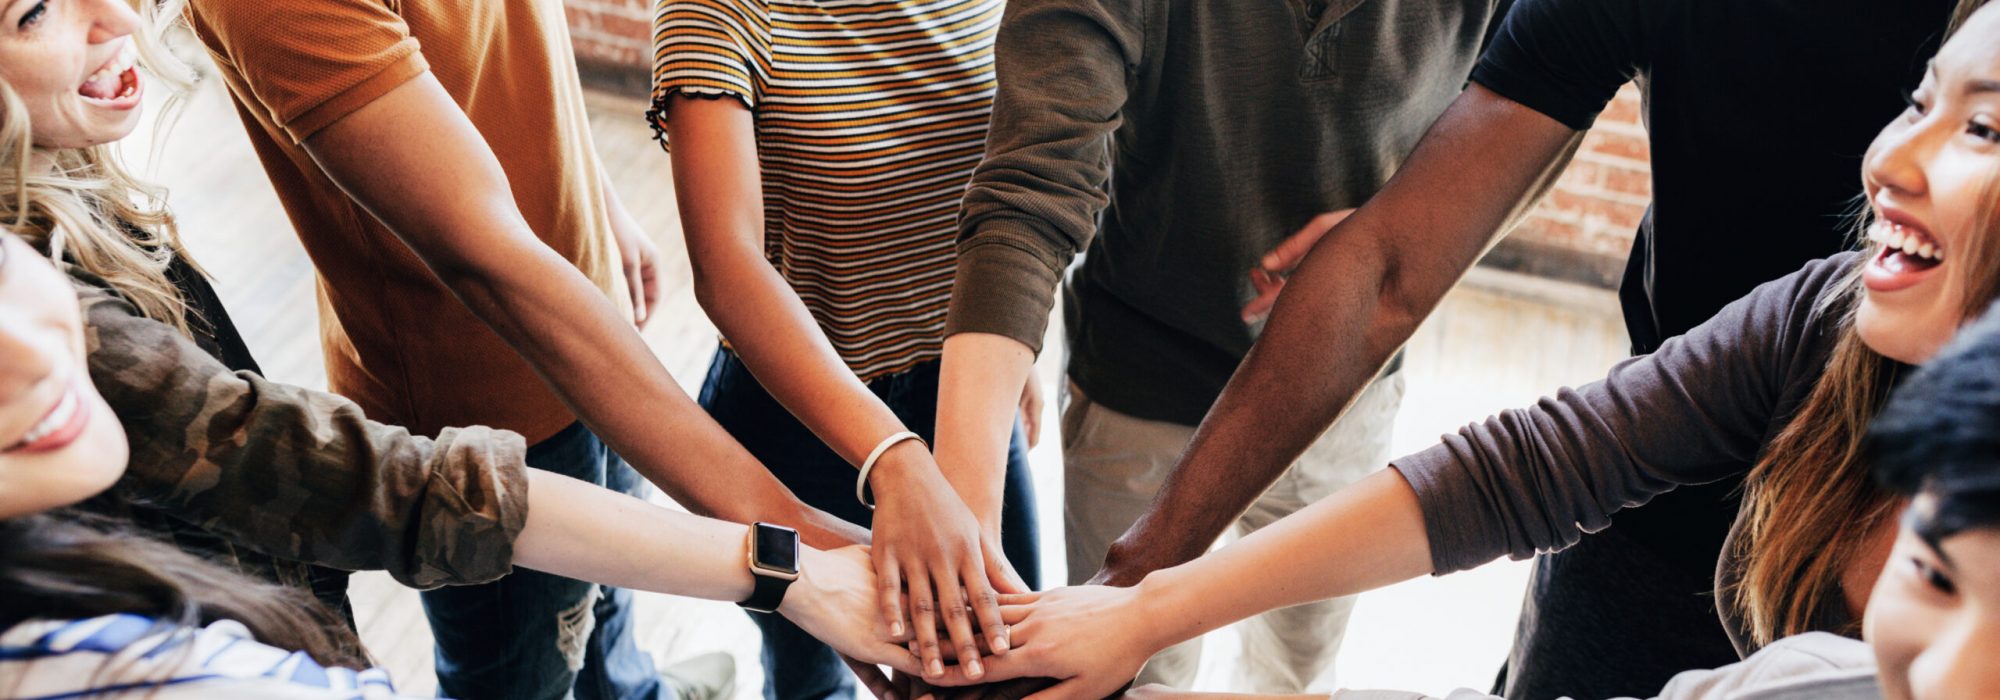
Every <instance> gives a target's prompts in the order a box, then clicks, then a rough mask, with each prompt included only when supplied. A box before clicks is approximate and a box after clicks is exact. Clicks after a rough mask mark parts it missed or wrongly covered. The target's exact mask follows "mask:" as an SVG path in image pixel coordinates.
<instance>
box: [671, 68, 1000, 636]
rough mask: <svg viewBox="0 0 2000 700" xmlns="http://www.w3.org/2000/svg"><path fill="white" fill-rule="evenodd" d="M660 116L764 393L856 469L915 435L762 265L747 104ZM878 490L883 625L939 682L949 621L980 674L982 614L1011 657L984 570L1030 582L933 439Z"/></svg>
mask: <svg viewBox="0 0 2000 700" xmlns="http://www.w3.org/2000/svg"><path fill="white" fill-rule="evenodd" d="M663 110H664V119H663V122H664V127H665V129H666V132H667V140H668V143H671V144H673V151H672V153H673V164H674V168H673V173H674V191H675V196H676V198H677V199H678V201H679V204H680V210H681V221H682V228H683V230H684V231H685V232H686V235H687V244H688V256H689V258H690V259H691V260H692V261H693V268H694V290H695V298H696V299H697V300H699V301H700V303H701V306H702V308H703V309H704V310H706V311H707V312H708V315H709V318H710V319H713V320H714V321H715V325H716V327H717V328H718V329H720V330H721V331H722V334H723V336H725V337H727V338H729V341H730V347H731V349H733V350H734V351H735V352H736V354H737V355H738V356H740V357H741V358H742V359H743V363H744V365H746V366H747V367H749V368H750V371H751V372H752V373H753V374H755V375H756V377H757V381H758V383H760V384H762V385H763V386H764V388H765V389H766V390H768V391H770V392H771V396H772V397H773V398H776V399H777V400H778V402H779V403H781V404H783V405H784V406H785V408H786V409H787V410H789V411H791V412H792V414H793V415H795V416H798V418H799V420H800V421H801V422H803V423H804V424H805V425H806V427H808V428H810V429H812V431H813V434H814V435H816V436H818V437H819V438H820V440H821V441H823V442H825V443H826V444H827V446H828V447H831V448H832V449H833V451H834V452H835V453H836V454H838V455H840V457H841V458H842V459H845V460H847V462H848V464H850V465H853V466H855V467H859V466H861V464H862V463H863V462H864V461H865V460H866V459H867V457H868V454H869V453H870V452H872V451H873V450H874V449H875V448H876V446H877V445H879V444H881V442H882V441H883V440H884V439H885V438H887V437H889V436H891V435H894V434H897V433H901V432H904V431H906V430H908V428H906V427H905V426H904V425H903V422H902V421H901V420H900V419H898V418H897V417H896V414H895V413H894V412H892V411H890V410H889V407H888V406H887V405H886V404H884V403H883V402H882V400H881V399H880V398H879V397H877V396H876V395H875V394H874V393H873V392H871V391H869V389H868V386H867V385H866V384H863V383H862V382H861V380H860V379H859V378H858V377H856V376H855V375H854V372H853V371H852V370H850V369H848V366H847V363H846V362H845V361H844V360H843V359H841V357H840V353H839V351H837V350H835V349H834V347H833V343H832V342H830V341H829V340H828V339H827V337H826V334H825V333H824V332H823V331H822V330H821V329H820V326H819V323H818V321H817V320H816V319H814V318H813V315H812V312H811V311H810V310H808V309H807V308H806V305H805V302H803V301H802V300H800V299H799V295H798V293H797V292H796V291H794V290H793V289H792V287H791V285H790V284H789V283H788V282H786V281H785V279H784V277H782V276H780V275H779V274H778V271H777V269H776V268H774V267H773V266H772V265H771V263H770V261H769V260H768V259H766V258H765V255H764V215H763V213H764V203H763V196H762V191H763V185H762V182H761V179H760V177H759V174H758V160H757V138H756V131H755V124H754V121H753V119H752V116H751V112H750V110H749V108H748V107H746V106H745V105H744V104H743V103H742V102H739V101H736V100H713V99H697V98H690V97H684V96H678V97H670V98H668V99H667V101H666V103H665V105H664V106H663ZM869 482H870V485H871V486H872V487H873V490H874V493H875V501H876V503H877V506H876V510H875V517H874V538H875V539H874V543H873V547H872V551H873V554H874V559H875V565H876V573H877V575H878V576H879V583H880V588H881V590H880V594H879V602H880V609H881V612H882V616H883V619H884V620H885V621H886V624H887V625H888V626H889V629H890V630H891V631H892V632H893V633H894V634H898V635H900V634H902V632H903V630H904V629H906V628H913V629H914V631H915V635H916V640H917V649H918V651H919V653H921V654H922V655H923V658H924V661H925V669H926V671H927V673H929V674H930V675H933V676H935V675H938V674H942V673H943V672H944V662H943V660H942V656H941V655H940V652H939V649H938V645H939V639H938V631H937V630H938V629H939V626H940V623H942V626H943V627H944V629H946V630H947V631H948V633H949V639H948V640H947V641H950V642H951V643H952V644H953V645H954V646H955V649H956V651H957V652H958V655H959V658H960V659H961V660H963V661H962V663H966V664H967V668H968V670H970V671H972V672H973V673H974V675H977V669H979V667H980V665H979V661H978V659H979V651H978V649H979V645H978V642H977V641H976V639H975V637H974V632H973V623H974V621H975V620H974V618H975V617H976V618H977V620H978V621H979V622H981V623H982V624H981V625H980V627H981V629H983V630H986V631H987V634H988V635H989V640H990V642H991V643H992V646H993V650H994V651H995V652H996V653H1005V651H1006V648H1007V643H1006V633H1005V626H1003V625H1001V624H1000V609H999V603H998V598H997V595H998V592H997V591H996V590H995V588H994V585H993V584H992V583H989V582H988V580H987V571H989V570H996V571H1002V572H1005V573H1006V574H1007V575H1008V578H1007V579H1003V580H1002V582H1001V585H1003V586H1005V587H1006V588H1007V589H1008V590H1009V591H1010V592H1016V593H1025V592H1027V588H1026V586H1025V585H1023V584H1021V583H1019V577H1018V576H1015V575H1013V574H1012V571H1011V568H1010V567H1009V565H1008V564H1007V562H1006V559H1005V557H1004V555H1003V554H1001V550H1000V547H999V542H998V540H997V539H995V540H992V541H982V537H981V534H980V527H979V522H978V521H977V520H975V519H974V518H973V516H972V511H970V510H968V509H967V508H966V506H965V503H964V502H962V501H960V500H959V497H958V494H957V493H955V492H954V491H953V490H952V486H951V484H950V483H949V482H947V481H946V480H945V478H944V474H943V473H942V472H941V471H940V470H939V469H938V465H937V462H936V461H935V460H933V459H932V458H931V453H930V451H929V450H926V449H924V445H923V443H921V442H918V441H914V440H905V441H903V442H899V443H896V444H895V445H894V446H892V447H890V448H889V449H888V451H887V452H884V453H883V454H882V456H881V457H880V458H879V459H878V460H877V462H876V465H875V467H874V469H873V471H872V472H870V474H869ZM904 586H908V588H909V600H908V606H907V607H908V609H909V610H908V612H909V615H908V622H907V623H906V622H905V607H906V606H905V601H904V596H903V588H904ZM961 588H962V589H963V592H962V593H961V590H960V589H961ZM968 606H970V607H971V608H972V609H973V611H974V612H973V614H971V615H968V614H967V607H968Z"/></svg>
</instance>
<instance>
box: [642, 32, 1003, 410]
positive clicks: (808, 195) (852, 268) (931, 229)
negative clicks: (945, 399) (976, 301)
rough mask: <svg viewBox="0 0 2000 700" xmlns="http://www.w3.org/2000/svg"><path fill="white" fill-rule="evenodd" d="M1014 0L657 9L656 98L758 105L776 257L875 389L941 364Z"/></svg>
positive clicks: (771, 251)
mask: <svg viewBox="0 0 2000 700" xmlns="http://www.w3.org/2000/svg"><path fill="white" fill-rule="evenodd" d="M1003 6H1004V3H1003V2H1002V0H768V1H767V0H662V2H660V3H659V6H658V12H657V14H656V16H655V18H654V24H653V39H654V45H655V53H654V69H653V100H654V104H655V107H656V109H655V110H654V111H653V112H652V114H651V115H649V117H648V118H649V119H651V120H652V121H653V122H654V125H655V126H656V127H658V126H659V125H660V124H659V120H660V116H659V115H660V111H659V110H658V109H657V107H658V106H660V103H661V101H662V100H664V99H665V98H667V97H668V96H671V95H674V94H689V95H697V96H708V97H733V98H736V99H739V100H742V101H743V103H744V104H745V105H747V106H749V108H750V109H751V111H752V112H753V114H754V118H755V121H756V130H757V150H758V160H759V165H760V166H761V169H762V177H763V185H764V193H763V194H764V217H765V218H764V220H765V251H766V254H767V255H768V256H769V258H770V260H771V262H772V264H773V265H775V266H776V267H777V269H778V272H779V273H780V274H781V275H783V276H784V278H785V279H786V280H787V281H788V282H790V283H791V285H792V288H793V289H794V290H795V291H796V292H797V293H798V295H799V298H800V299H802V300H804V302H805V305H806V308H808V309H809V310H811V311H812V314H813V316H814V318H815V319H817V320H818V321H819V325H820V327H821V328H822V329H824V330H825V332H826V335H827V338H828V339H829V340H831V341H832V342H833V346H834V348H835V349H837V350H838V351H839V352H840V354H841V357H842V358H844V359H845V360H846V361H847V365H848V367H849V368H850V369H852V370H854V373H855V374H857V375H859V376H860V377H861V378H862V380H863V381H867V380H872V379H874V378H877V377H881V376H885V375H889V374H894V373H896V372H900V371H903V370H906V369H909V368H911V367H913V366H915V365H917V364H920V363H922V362H925V361H927V360H931V359H934V358H936V357H938V355H939V352H940V348H941V346H942V344H943V332H944V320H945V310H946V306H947V305H948V302H949V300H950V296H951V285H952V275H953V271H954V268H955V257H956V256H955V239H956V235H957V225H956V219H957V215H958V207H959V200H960V198H961V197H962V196H963V194H964V193H965V186H966V183H967V181H968V180H970V178H971V176H972V169H973V167H974V166H976V165H978V164H979V159H980V157H981V155H982V153H983V152H984V150H985V142H986V120H987V116H988V114H989V113H990V112H991V111H992V105H993V93H994V85H995V83H994V77H993V40H994V34H995V32H996V30H997V29H998V28H999V24H1000V14H1001V10H1002V8H1003Z"/></svg>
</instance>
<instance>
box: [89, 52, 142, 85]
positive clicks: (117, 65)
mask: <svg viewBox="0 0 2000 700" xmlns="http://www.w3.org/2000/svg"><path fill="white" fill-rule="evenodd" d="M138 62H139V51H138V50H137V49H135V48H133V47H132V43H131V42H129V41H128V42H126V43H125V47H124V48H122V49H119V50H118V56H117V57H115V58H112V59H111V62H110V63H107V64H105V65H104V67H103V68H99V69H97V72H95V73H91V74H90V77H88V78H85V79H84V81H83V82H84V84H86V85H88V84H90V83H94V82H97V81H100V80H109V79H111V78H113V77H115V76H118V75H123V74H124V73H125V71H128V70H131V69H132V66H133V65H134V64H137V63H138ZM120 93H121V94H123V91H120Z"/></svg>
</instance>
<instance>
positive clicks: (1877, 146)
mask: <svg viewBox="0 0 2000 700" xmlns="http://www.w3.org/2000/svg"><path fill="white" fill-rule="evenodd" d="M1932 121H1933V120H1932V119H1931V118H1929V117H1925V118H1923V119H1922V120H1921V121H1919V122H1917V123H1915V124H1911V123H1909V122H1905V121H1902V120H1900V119H1899V120H1897V121H1896V122H1895V123H1893V124H1890V125H1889V126H1888V128H1885V129H1883V130H1882V133H1881V134H1880V135H1878V136H1876V137H1875V143H1873V144H1871V145H1870V146H1869V147H1868V156H1867V160H1866V161H1864V162H1863V163H1862V172H1863V173H1864V174H1865V175H1866V177H1867V178H1868V182H1869V183H1871V184H1873V185H1876V186H1879V187H1882V188H1884V189H1888V190H1892V191H1894V192H1895V193H1897V194H1900V195H1904V196H1907V197H1918V196H1922V195H1923V194H1924V193H1925V190H1926V188H1927V187H1928V186H1929V183H1927V182H1926V181H1925V179H1924V168H1923V163H1924V149H1926V148H1929V147H1930V142H1931V140H1932V139H1931V138H1930V131H1932V130H1933V127H1932V126H1931V122H1932Z"/></svg>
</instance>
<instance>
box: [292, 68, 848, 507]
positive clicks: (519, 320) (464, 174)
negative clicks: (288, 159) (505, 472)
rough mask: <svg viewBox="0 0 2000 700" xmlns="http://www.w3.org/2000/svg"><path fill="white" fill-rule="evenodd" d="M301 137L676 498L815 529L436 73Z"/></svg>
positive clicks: (581, 413) (588, 420) (595, 426)
mask: <svg viewBox="0 0 2000 700" xmlns="http://www.w3.org/2000/svg"><path fill="white" fill-rule="evenodd" d="M305 145H306V148H307V150H308V151H309V152H311V153H312V155H313V157H314V158H315V160H317V161H318V162H319V164H320V166H321V168H322V169H324V170H325V171H326V172H327V174H328V175H329V176H330V177H332V178H333V180H334V181H335V182H337V183H338V184H339V185H340V186H341V187H342V189H343V190H345V191H346V192H347V193H348V194H349V195H350V196H351V197H353V198H354V200H355V201H357V202H359V203H361V204H363V205H364V206H365V207H366V208H367V209H368V211H369V212H370V213H372V214H374V215H375V216H376V217H377V218H379V219H381V220H382V222H383V223H384V224H386V225H387V226H388V227H389V228H390V229H391V230H392V231H394V232H395V233H396V235H397V237H398V238H399V239H401V240H402V241H403V242H404V243H405V244H407V245H409V247H410V248H411V250H413V251H415V252H416V253H417V255H419V256H420V257H422V258H423V260H424V262H425V264H426V265H428V266H429V267H430V269H431V270H432V272H433V273H434V274H436V275H437V276H438V278H439V279H440V280H441V281H442V282H443V283H444V284H445V285H446V286H447V287H449V288H450V289H451V290H452V292H453V294H455V295H456V296H457V297H458V299H459V300H460V301H461V302H463V303H464V304H465V305H466V306H467V307H468V308H469V309H470V310H471V311H472V312H473V313H474V314H475V315H477V316H478V317H479V318H480V319H481V320H482V321H484V322H485V323H487V324H488V325H489V326H491V327H492V328H493V329H494V331H495V332H496V333H498V334H499V335H500V337H501V338H502V339H504V340H506V341H507V342H508V344H509V345H511V346H512V347H513V348H514V349H515V350H516V351H518V352H519V353H520V354H521V355H522V356H523V357H524V358H525V359H527V361H528V362H529V363H530V364H531V365H532V366H534V367H535V369H536V371H537V372H538V373H540V375H541V377H542V378H543V379H544V380H545V381H547V382H548V384H549V385H550V386H551V387H552V388H553V389H554V390H555V392H556V394H557V395H558V396H559V397H560V398H561V399H562V401H563V402H564V403H565V404H567V405H568V406H569V407H570V409H571V410H573V411H575V413H576V415H577V417H578V418H580V419H581V420H582V421H583V422H584V423H585V424H586V425H588V426H589V427H590V428H591V429H592V430H593V431H594V432H596V433H597V435H598V436H599V437H600V438H602V439H603V440H604V441H605V443H606V444H608V445H610V447H611V448H612V449H613V450H615V451H617V452H618V453H619V454H620V455H621V456H623V457H625V458H626V459H627V460H629V461H630V462H631V463H632V464H633V465H634V466H636V467H638V468H639V470H640V471H641V472H643V473H645V475H646V476H647V477H649V478H651V479H652V480H653V481H654V483H657V484H659V485H660V487H661V488H663V489H665V490H666V491H667V492H668V493H669V494H670V495H672V496H673V497H674V498H675V499H677V500H679V501H680V502H682V503H683V504H684V505H686V506H688V507H689V508H691V509H694V510H696V511H697V512H702V513H708V514H714V515H717V516H719V517H724V518H728V519H731V520H736V521H739V522H747V521H749V520H754V519H766V520H770V521H773V522H783V523H786V524H788V525H794V526H799V527H801V529H802V530H803V531H805V532H809V533H816V531H817V529H818V528H816V527H814V526H813V525H812V524H811V523H808V522H805V521H806V520H808V519H810V518H812V517H814V515H815V514H814V513H813V512H812V511H811V509H809V508H806V507H805V506H804V505H803V504H802V503H800V502H799V501H798V500H797V499H796V498H794V497H793V496H792V495H791V493H790V492H789V491H788V490H786V489H785V488H784V486H783V485H782V484H779V483H778V481H777V480H776V479H775V478H773V477H772V476H771V474H770V473H769V472H768V471H766V470H765V469H763V468H762V466H761V465H759V464H758V463H757V461H756V460H755V459H754V458H752V457H751V456H750V454H749V453H748V452H746V451H744V450H743V448H742V447H741V446H740V445H737V444H736V442H735V441H734V440H732V439H731V438H730V436H729V435H728V433H727V432H725V431H724V430H723V429H722V428H721V426H719V425H716V424H715V422H714V421H712V420H710V419H709V418H708V416H707V415H706V414H705V413H703V412H702V411H701V410H700V408H699V407H697V406H695V404H694V402H693V401H692V400H690V399H689V398H688V397H687V395H686V394H685V393H683V392H682V391H681V389H680V387H679V385H678V384H676V383H675V382H674V379H673V377H672V376H670V375H669V374H668V373H667V371H666V369H665V368H664V367H662V366H661V365H660V363H659V361H658V360H657V359H656V358H654V356H653V354H652V351H651V350H650V349H649V348H647V346H646V344H645V342H644V341H643V340H641V339H640V338H639V334H638V332H637V331H636V330H634V329H633V327H632V324H631V323H630V322H629V320H628V319H627V318H626V316H625V315H624V314H622V313H620V312H619V310H618V308H617V306H615V305H614V304H613V303H612V302H611V300H610V299H609V298H607V297H606V296H605V293H604V291H603V290H601V289H599V288H597V286H596V285H594V284H592V283H591V282H590V281H589V280H588V279H586V278H585V277H584V276H583V274H582V273H581V272H579V271H578V270H577V269H576V268H575V267H574V266H573V265H571V264H570V263H569V262H568V261H567V260H564V259H563V258H562V257H561V256H559V255H557V254H556V253H555V251H553V250H551V249H550V248H549V247H548V245H546V244H544V243H543V242H542V241H541V240H540V239H538V238H537V237H536V236H535V235H534V232H533V230H532V229H530V228H529V226H528V224H527V222H526V221H525V220H523V219H522V218H521V215H520V211H519V209H518V207H517V206H516V205H515V203H514V201H513V196H512V191H511V189H510V187H509V185H508V183H507V175H506V173H505V172H504V171H502V170H501V168H500V164H499V162H498V161H497V160H496V159H495V158H494V157H493V154H492V152H491V151H490V150H489V149H488V148H487V147H486V144H485V142H484V141H483V140H481V138H480V136H479V134H478V132H477V130H475V129H473V127H472V125H471V124H470V122H468V121H467V120H466V119H465V117H464V114H463V113H462V112H460V111H459V110H458V107H457V104H456V103H454V102H453V101H452V100H451V97H450V96H449V95H448V94H446V93H445V92H444V90H443V88H442V87H441V86H439V85H438V84H437V82H436V80H435V79H434V78H431V77H430V76H428V75H426V76H423V77H421V78H418V79H416V80H413V81H411V82H410V83H409V84H406V85H404V86H402V87H398V88H396V89H395V90H392V91H391V92H389V93H388V94H386V95H384V96H382V97H380V98H378V99H376V100H375V101H374V102H371V103H369V104H368V105H367V106H365V107H362V108H361V109H360V110H359V111H356V112H354V113H353V114H351V115H349V116H347V117H345V118H343V119H342V120H341V121H339V122H336V123H334V124H333V125H332V126H329V127H327V128H326V129H324V130H322V131H320V132H319V133H318V134H316V135H314V136H313V137H311V138H310V139H308V140H307V141H306V144H305ZM441 168H442V169H441ZM816 534H817V533H816Z"/></svg>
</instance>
